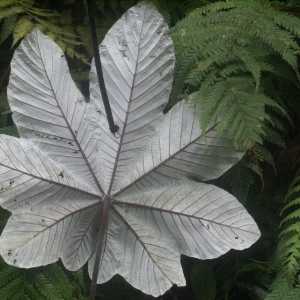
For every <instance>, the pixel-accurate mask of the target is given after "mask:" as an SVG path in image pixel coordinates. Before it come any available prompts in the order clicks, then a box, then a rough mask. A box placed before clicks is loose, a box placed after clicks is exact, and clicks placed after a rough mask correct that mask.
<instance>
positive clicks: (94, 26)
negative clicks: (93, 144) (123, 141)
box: [86, 0, 119, 133]
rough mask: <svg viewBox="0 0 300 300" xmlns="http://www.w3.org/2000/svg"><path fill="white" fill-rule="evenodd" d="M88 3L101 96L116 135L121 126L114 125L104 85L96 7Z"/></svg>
mask: <svg viewBox="0 0 300 300" xmlns="http://www.w3.org/2000/svg"><path fill="white" fill-rule="evenodd" d="M86 3H87V10H88V15H89V20H90V30H91V35H92V43H93V52H94V59H95V66H96V71H97V77H98V83H99V87H100V91H101V95H102V99H103V103H104V108H105V112H106V116H107V121H108V125H109V129H110V131H111V132H112V133H115V132H117V131H118V130H119V126H118V125H115V123H114V118H113V115H112V112H111V108H110V104H109V101H108V96H107V92H106V88H105V83H104V77H103V72H102V67H101V60H100V54H99V50H98V41H97V31H96V23H95V18H94V11H95V5H94V1H93V0H87V1H86Z"/></svg>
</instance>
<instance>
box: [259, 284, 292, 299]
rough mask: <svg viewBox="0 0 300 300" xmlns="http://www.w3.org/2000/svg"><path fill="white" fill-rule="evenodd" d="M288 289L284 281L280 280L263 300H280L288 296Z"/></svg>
mask: <svg viewBox="0 0 300 300" xmlns="http://www.w3.org/2000/svg"><path fill="white" fill-rule="evenodd" d="M289 292H290V288H289V285H288V283H287V281H286V280H285V279H282V280H280V281H278V282H277V283H276V286H275V287H274V289H273V290H272V292H271V293H270V294H268V296H267V297H266V298H265V300H282V299H285V297H286V296H287V295H288V294H289Z"/></svg>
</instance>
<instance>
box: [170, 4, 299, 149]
mask: <svg viewBox="0 0 300 300" xmlns="http://www.w3.org/2000/svg"><path fill="white" fill-rule="evenodd" d="M299 27H300V20H299V19H297V18H294V17H291V18H290V16H289V15H287V14H285V13H282V14H281V12H278V11H277V10H276V9H274V8H273V7H272V6H271V5H270V4H269V3H268V1H259V2H257V1H245V0H228V1H226V2H216V3H213V4H209V5H208V6H206V7H204V8H199V9H196V10H194V11H193V12H192V13H190V14H189V15H188V17H186V18H185V19H184V20H182V21H181V22H179V23H178V24H177V25H176V26H175V27H174V28H173V29H171V31H170V32H171V36H172V38H173V41H174V45H175V53H176V58H177V62H176V73H175V74H176V75H175V81H176V86H175V87H173V91H172V93H173V94H172V96H171V98H170V99H171V100H170V101H171V102H174V101H175V100H174V99H175V98H176V96H178V95H179V94H181V92H182V89H183V86H184V84H188V85H190V86H191V89H192V90H198V92H197V93H196V96H195V97H194V98H193V99H194V102H193V103H198V102H200V103H201V104H202V110H201V115H200V118H199V119H200V126H201V128H202V130H203V132H204V131H205V130H206V129H207V127H208V126H209V124H210V123H211V122H212V121H214V120H215V119H218V120H219V124H218V134H219V135H221V134H222V133H223V132H224V131H225V130H227V131H228V136H229V137H230V138H231V139H232V140H233V142H234V144H235V146H236V147H237V148H244V147H245V146H246V145H247V144H248V143H249V142H250V141H251V142H256V143H260V144H262V142H263V140H265V139H266V138H268V139H269V141H271V142H272V143H275V144H277V145H280V146H284V140H283V138H282V137H281V133H278V132H277V131H276V130H274V128H279V126H280V128H281V129H282V131H283V132H285V130H286V129H285V125H283V126H282V123H280V122H278V124H277V122H274V121H273V115H274V114H273V112H275V116H276V115H277V116H278V115H279V116H281V117H282V119H288V118H289V116H288V113H287V107H285V104H284V101H283V100H282V95H280V93H279V91H278V87H276V86H274V85H273V81H274V78H276V76H277V77H280V76H284V77H285V78H286V80H289V81H290V82H291V83H292V84H295V85H296V86H298V85H299V83H298V79H297V55H298V54H299V53H300V46H299V44H298V43H297V40H296V37H297V36H298V31H299V29H297V28H299ZM266 28H267V29H266ZM275 60H276V61H275ZM279 65H280V68H279ZM283 69H284V70H287V71H288V73H287V75H285V74H284V72H282V70H283ZM250 75H251V76H250ZM274 76H275V77H274Z"/></svg>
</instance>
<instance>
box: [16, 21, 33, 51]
mask: <svg viewBox="0 0 300 300" xmlns="http://www.w3.org/2000/svg"><path fill="white" fill-rule="evenodd" d="M33 27H34V25H33V23H32V22H31V21H30V19H28V18H27V17H21V18H19V19H18V21H17V23H16V26H15V29H14V32H13V43H12V46H14V45H15V44H16V43H17V42H18V41H19V40H20V39H21V38H23V37H25V36H27V34H28V33H29V32H30V31H31V30H32V29H33Z"/></svg>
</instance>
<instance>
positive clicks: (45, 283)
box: [0, 258, 84, 300]
mask: <svg viewBox="0 0 300 300" xmlns="http://www.w3.org/2000/svg"><path fill="white" fill-rule="evenodd" d="M75 280H77V279H75ZM82 290H83V288H82V287H80V288H79V287H78V286H77V284H76V285H75V284H74V281H73V278H72V276H71V275H70V277H69V276H67V275H66V273H65V271H64V270H63V269H62V268H61V267H60V266H59V265H57V264H52V265H49V266H46V267H39V268H33V269H30V270H27V269H20V268H16V267H13V266H10V265H7V264H6V263H5V262H4V261H3V260H2V259H1V258H0V299H1V300H11V299H31V300H40V299H47V300H56V299H64V300H71V299H73V294H77V296H78V297H77V298H78V299H84V295H83V294H81V291H82Z"/></svg>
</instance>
